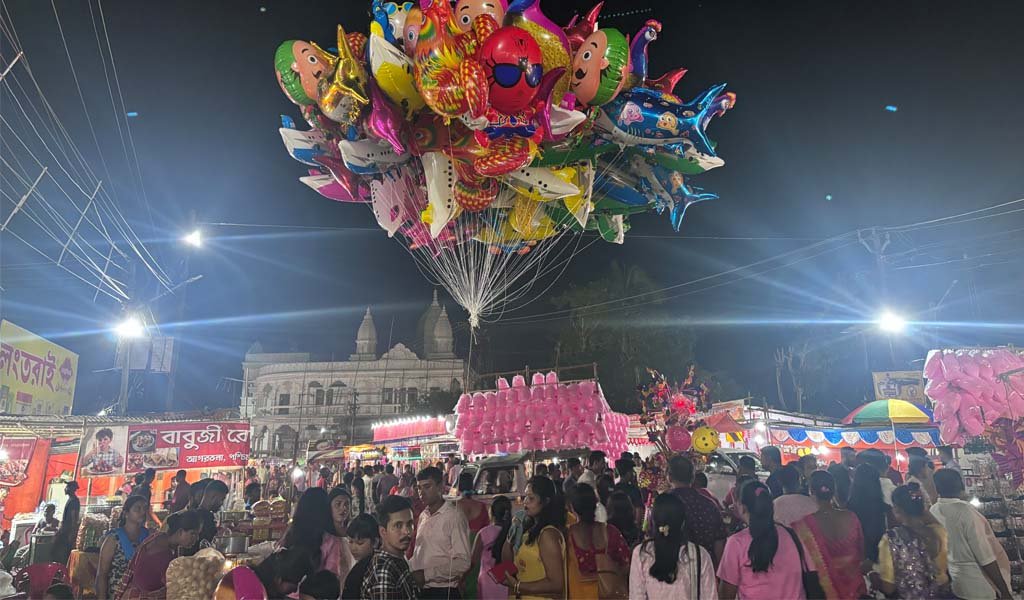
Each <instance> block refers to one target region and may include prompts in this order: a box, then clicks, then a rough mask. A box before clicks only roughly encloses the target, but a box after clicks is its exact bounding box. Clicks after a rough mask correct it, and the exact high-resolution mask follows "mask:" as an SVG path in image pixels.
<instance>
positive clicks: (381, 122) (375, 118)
mask: <svg viewBox="0 0 1024 600" xmlns="http://www.w3.org/2000/svg"><path fill="white" fill-rule="evenodd" d="M368 83H369V88H370V106H371V109H370V114H369V115H368V116H367V117H366V121H365V124H366V129H367V131H369V132H370V133H371V134H372V135H373V136H374V137H376V138H379V139H381V140H384V141H385V142H387V143H388V144H390V145H391V148H392V149H393V150H394V151H395V154H399V155H401V154H405V144H403V143H402V137H403V136H404V133H405V132H404V131H403V129H404V125H405V118H404V117H403V116H402V112H401V111H400V110H398V108H397V107H396V106H395V105H394V104H392V103H391V101H390V100H388V98H387V97H386V96H385V95H384V93H383V92H382V91H381V90H380V87H378V86H377V83H376V82H375V81H373V79H370V81H369V82H368Z"/></svg>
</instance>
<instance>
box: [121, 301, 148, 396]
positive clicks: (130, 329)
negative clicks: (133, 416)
mask: <svg viewBox="0 0 1024 600" xmlns="http://www.w3.org/2000/svg"><path fill="white" fill-rule="evenodd" d="M114 333H116V334H117V346H118V354H120V355H121V391H120V393H119V394H118V395H117V413H118V414H119V415H121V416H125V415H127V414H128V382H129V378H130V377H131V372H132V371H131V356H132V342H133V341H135V340H137V339H140V338H144V337H146V324H145V323H143V322H142V319H140V318H139V317H138V316H137V315H132V314H129V315H128V316H126V317H125V318H124V320H123V321H121V322H120V323H118V324H117V325H115V326H114Z"/></svg>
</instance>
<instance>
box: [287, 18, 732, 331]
mask: <svg viewBox="0 0 1024 600" xmlns="http://www.w3.org/2000/svg"><path fill="white" fill-rule="evenodd" d="M600 10H601V5H600V4H598V5H597V6H595V7H594V8H593V9H592V10H591V11H590V12H589V13H587V14H585V15H580V16H577V17H576V18H574V19H573V20H572V22H570V23H569V24H568V25H567V26H565V27H562V26H559V25H557V24H555V23H554V22H552V21H551V20H550V19H549V18H548V17H546V16H545V15H544V14H543V13H542V12H541V10H540V7H539V0H512V1H511V2H507V0H457V1H456V2H450V1H449V0H419V2H418V3H412V2H404V3H394V2H381V1H380V0H373V2H372V5H371V14H372V21H371V22H370V23H369V35H366V34H364V33H362V32H346V31H345V30H344V29H343V28H342V27H340V26H339V27H338V31H337V40H336V47H335V48H328V49H325V48H324V47H322V46H320V45H317V44H316V43H314V42H307V41H301V40H288V41H285V42H283V43H282V44H281V45H280V46H278V48H277V51H276V53H275V56H274V67H275V70H276V72H277V79H278V82H279V84H280V86H281V89H282V90H283V91H284V93H285V94H286V95H287V97H288V98H289V99H290V100H291V101H292V102H293V103H295V104H297V105H298V106H299V107H300V108H301V111H302V115H303V117H304V119H305V121H306V122H307V123H308V124H309V127H310V128H309V129H306V130H300V129H298V128H297V127H296V125H295V122H294V121H293V120H292V119H290V118H288V117H283V122H282V127H281V130H280V131H281V136H282V138H283V140H284V143H285V146H286V148H287V149H288V152H289V154H290V155H291V156H292V157H293V158H295V159H296V160H298V161H299V162H302V163H304V164H306V165H308V175H307V176H305V177H302V178H301V181H302V182H303V183H305V184H306V185H308V186H310V187H312V188H313V189H315V190H316V191H317V192H319V193H320V194H321V195H323V196H325V197H327V198H329V199H331V200H336V201H339V202H356V203H367V204H370V205H371V207H372V210H373V214H374V215H375V217H376V219H377V222H378V223H379V224H380V226H381V228H383V229H384V230H385V231H386V232H387V234H388V235H389V236H392V237H393V236H395V235H396V234H398V235H399V236H401V238H402V239H404V241H405V244H406V246H407V247H408V248H409V249H410V250H412V251H414V253H415V255H416V256H418V257H420V260H419V263H420V264H421V266H425V267H426V270H427V271H430V272H433V273H434V274H435V276H436V278H437V279H438V280H439V281H438V283H440V284H442V285H444V286H445V287H446V288H447V289H448V290H449V291H450V292H452V296H453V297H454V298H455V299H456V301H458V302H460V304H462V305H463V306H465V307H466V308H467V310H469V312H470V314H471V317H472V315H473V314H474V312H475V313H477V314H478V315H479V314H482V313H485V312H487V309H488V308H489V307H491V305H493V304H495V303H498V302H500V300H501V299H502V298H505V297H507V296H508V295H509V294H508V292H509V290H507V289H506V290H499V293H493V294H488V293H486V292H487V290H486V289H485V288H488V287H489V286H490V285H491V284H492V282H493V285H495V286H501V285H504V286H511V285H521V286H525V285H527V284H528V282H529V278H522V277H521V276H520V275H521V274H520V271H526V270H527V269H526V268H525V267H524V266H523V265H518V266H517V267H515V268H513V266H512V264H511V262H510V261H501V260H500V257H501V256H503V255H514V256H524V255H527V254H529V253H531V252H535V251H536V250H537V249H538V248H540V247H543V246H544V245H545V244H553V243H554V242H555V241H557V239H558V238H560V237H562V236H564V235H565V234H573V233H575V234H581V233H583V232H593V233H596V234H597V235H599V236H600V238H602V239H604V240H606V241H609V242H614V243H622V241H623V239H624V236H625V234H626V233H627V231H628V230H629V218H630V216H631V215H634V214H638V213H646V212H656V213H658V214H667V215H668V216H669V218H670V221H671V224H672V227H673V228H675V230H677V231H678V230H679V227H680V225H681V223H682V220H683V216H684V215H685V213H686V210H687V209H688V208H689V207H690V206H692V205H693V204H695V203H698V202H701V201H704V200H710V199H713V198H716V197H717V196H715V195H714V194H711V193H706V192H702V191H701V190H700V189H699V188H696V187H693V186H692V185H691V183H690V178H691V177H692V176H694V175H697V174H700V173H703V172H704V171H707V170H709V169H713V168H715V167H718V166H721V165H722V164H724V163H723V161H722V160H721V159H720V158H719V157H718V155H717V154H716V151H715V144H713V143H712V142H711V141H710V140H709V139H708V137H707V135H706V133H705V130H706V128H707V126H708V124H709V122H710V121H711V120H712V119H713V118H714V117H716V116H721V115H723V114H724V113H725V112H726V111H728V110H729V109H730V108H732V107H733V106H734V104H735V101H736V96H735V94H732V93H730V92H726V91H725V85H724V84H722V85H716V86H713V87H712V88H710V89H708V90H706V91H704V92H702V93H699V94H697V95H696V96H695V97H694V98H693V99H692V100H689V101H684V100H683V99H682V98H681V97H680V96H678V95H676V87H677V84H678V83H679V81H680V79H681V78H682V77H683V75H684V73H685V72H686V71H685V69H682V68H678V69H674V70H672V71H670V72H668V73H665V74H663V75H662V76H661V77H658V78H653V77H649V73H648V65H649V61H648V48H649V47H650V46H651V44H652V43H653V42H654V41H655V40H656V39H657V38H658V37H659V35H660V34H661V29H662V26H661V23H660V22H658V21H656V20H650V21H647V22H646V23H645V25H644V26H643V27H642V28H641V30H640V31H638V32H635V33H633V35H632V37H631V36H630V35H628V34H627V33H628V32H627V33H623V32H621V31H619V30H617V29H614V28H611V27H601V26H599V23H598V19H599V17H600ZM477 248H482V249H483V250H484V251H485V252H486V253H488V254H491V255H494V256H498V257H499V259H497V260H491V261H488V260H486V258H485V257H484V258H480V259H478V258H477V257H476V254H473V257H472V258H467V257H466V256H465V255H463V254H460V253H467V252H476V249H477ZM453 257H454V259H453ZM517 264H518V263H517ZM485 270H486V271H488V273H486V274H482V272H483V271H485ZM467 271H470V272H467ZM502 271H506V272H505V273H502ZM491 272H493V273H491ZM509 272H513V273H512V274H513V275H515V276H514V277H511V276H509ZM516 281H518V284H516V283H515V282H516ZM461 287H465V288H466V289H464V290H460V289H458V288H461ZM471 320H472V318H471Z"/></svg>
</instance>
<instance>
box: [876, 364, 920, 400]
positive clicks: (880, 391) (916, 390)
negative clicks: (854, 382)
mask: <svg viewBox="0 0 1024 600" xmlns="http://www.w3.org/2000/svg"><path fill="white" fill-rule="evenodd" d="M871 376H872V379H874V384H875V399H876V400H887V399H889V398H898V399H900V400H906V401H907V402H913V403H914V404H924V402H925V396H924V375H922V374H921V371H884V372H881V373H880V372H875V373H872V374H871Z"/></svg>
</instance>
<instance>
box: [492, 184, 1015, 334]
mask: <svg viewBox="0 0 1024 600" xmlns="http://www.w3.org/2000/svg"><path fill="white" fill-rule="evenodd" d="M1021 202H1024V198H1021V199H1018V200H1013V201H1010V202H1004V203H1001V204H997V205H994V206H990V207H986V208H982V209H978V210H973V211H968V212H965V213H960V214H957V215H950V216H948V217H940V218H937V219H930V220H927V221H919V222H916V223H910V224H907V225H901V226H896V227H880V228H878V229H879V230H880V231H900V232H906V231H915V230H919V229H926V228H933V227H936V226H943V225H947V224H956V223H954V222H952V221H953V220H955V219H962V218H963V217H969V216H971V215H977V214H980V213H985V212H988V211H991V210H996V209H998V208H1003V207H1006V206H1010V205H1014V204H1018V203H1021ZM1017 210H1024V209H1015V210H1012V211H1006V212H1004V213H998V214H993V215H986V216H984V217H981V218H988V217H992V216H999V215H1002V214H1008V213H1010V212H1017ZM975 218H978V217H975ZM968 220H973V219H968ZM959 222H966V221H959ZM862 231H865V230H864V229H858V230H852V231H848V232H846V233H843V234H840V235H838V236H834V237H832V238H828V239H826V240H822V241H820V242H816V243H814V244H810V245H807V246H803V247H801V248H797V249H795V250H790V251H788V252H784V253H781V254H777V255H775V256H772V257H768V258H765V259H761V260H758V261H755V262H753V263H749V264H747V265H743V266H740V267H734V268H731V269H728V270H726V271H721V272H718V273H714V274H711V275H706V276H704V277H699V278H697V279H693V280H690V281H686V282H683V283H679V284H675V285H671V286H666V287H664V288H660V289H657V290H652V291H650V292H644V293H640V294H634V295H631V296H625V297H623V298H617V299H614V300H607V301H604V302H596V303H593V304H588V305H584V306H578V307H575V308H568V309H560V310H554V311H548V312H545V313H539V314H536V315H524V316H522V317H509V318H507V319H505V320H504V323H506V324H512V323H529V322H543V321H547V320H552V319H549V317H556V318H559V319H560V318H565V317H566V316H568V315H570V314H572V313H577V314H578V313H579V312H580V311H588V310H589V309H592V308H598V307H602V306H609V305H612V304H617V303H621V302H627V301H629V300H635V299H639V298H643V297H646V296H652V295H659V296H660V295H661V294H663V293H664V292H666V291H670V290H674V289H679V288H681V287H686V286H690V285H695V284H697V283H702V282H705V281H709V280H712V279H717V278H719V277H724V276H727V275H731V274H733V273H736V272H740V271H744V270H747V269H750V268H753V267H757V266H760V265H762V264H765V263H768V262H773V261H775V260H779V259H781V258H784V257H786V256H790V255H794V254H798V253H800V252H804V251H807V250H811V249H814V248H818V247H820V246H823V245H826V244H828V243H831V242H839V241H841V240H843V239H846V238H850V237H854V236H857V235H858V234H859V233H860V232H862ZM846 245H848V244H846ZM834 249H836V248H834ZM834 249H833V250H834ZM829 251H831V250H829ZM820 254H823V253H819V254H816V255H815V256H820ZM797 262H802V259H801V261H797ZM793 264H795V263H793ZM787 266H789V265H787ZM769 270H775V269H774V268H773V269H769ZM765 272H767V271H765ZM761 274H763V273H761ZM758 275H759V274H755V275H753V276H758ZM749 278H750V277H746V276H744V277H740V278H737V279H735V280H730V281H729V282H726V283H724V284H715V285H713V286H710V287H707V288H702V289H701V290H698V291H706V290H708V289H713V288H716V287H720V286H721V285H728V284H729V283H735V282H738V281H743V280H746V279H749ZM682 295H689V294H682ZM673 297H678V296H673ZM664 300H665V298H658V299H656V300H654V301H655V302H661V301H664ZM648 303H650V302H642V303H633V304H630V305H628V306H623V307H618V308H616V309H614V310H621V309H624V308H630V307H632V306H638V305H641V304H648ZM602 312H608V311H601V312H598V313H593V312H585V314H587V315H593V314H602Z"/></svg>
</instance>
